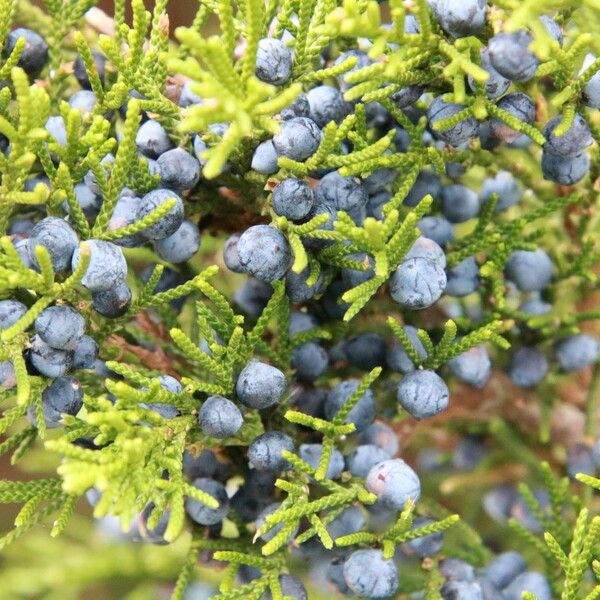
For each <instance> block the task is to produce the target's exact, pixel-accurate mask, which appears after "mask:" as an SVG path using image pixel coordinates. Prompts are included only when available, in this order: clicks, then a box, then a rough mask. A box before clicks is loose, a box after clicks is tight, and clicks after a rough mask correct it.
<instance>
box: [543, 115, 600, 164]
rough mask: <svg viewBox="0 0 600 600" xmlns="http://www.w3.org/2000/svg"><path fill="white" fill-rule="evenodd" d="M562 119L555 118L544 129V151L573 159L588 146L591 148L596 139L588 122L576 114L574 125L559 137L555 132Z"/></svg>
mask: <svg viewBox="0 0 600 600" xmlns="http://www.w3.org/2000/svg"><path fill="white" fill-rule="evenodd" d="M561 121H562V117H554V119H551V120H550V121H548V123H547V124H546V127H544V137H545V138H546V143H545V144H544V151H547V152H550V153H551V154H554V155H558V156H565V157H567V158H572V157H574V156H577V155H579V154H581V153H582V152H583V151H584V150H585V149H586V148H587V147H588V146H590V145H591V144H592V143H593V141H594V138H592V132H591V131H590V128H589V125H588V124H587V122H586V120H585V119H584V118H583V117H582V116H581V115H580V114H578V113H576V114H575V118H574V120H573V124H572V125H571V127H569V129H567V131H566V132H565V133H564V134H563V135H561V136H557V135H555V133H554V130H555V129H556V128H557V127H558V125H559V124H560V122H561Z"/></svg>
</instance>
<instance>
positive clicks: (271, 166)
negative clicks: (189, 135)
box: [194, 136, 287, 175]
mask: <svg viewBox="0 0 600 600" xmlns="http://www.w3.org/2000/svg"><path fill="white" fill-rule="evenodd" d="M196 140H199V138H198V136H196ZM202 143H203V144H204V142H202ZM286 143H287V142H286ZM205 146H206V145H205ZM194 149H195V152H196V156H198V157H199V154H200V152H201V151H204V150H206V147H204V148H202V149H201V150H199V146H198V147H197V145H196V142H194ZM278 158H279V155H278V154H277V150H275V145H274V144H273V140H266V141H264V142H261V143H260V144H259V145H258V146H257V147H256V150H255V151H254V154H253V155H252V164H251V165H250V166H251V167H252V168H253V169H254V170H255V171H257V172H258V173H262V174H263V175H271V174H273V173H276V172H277V170H278V169H279V167H278V166H277V159H278Z"/></svg>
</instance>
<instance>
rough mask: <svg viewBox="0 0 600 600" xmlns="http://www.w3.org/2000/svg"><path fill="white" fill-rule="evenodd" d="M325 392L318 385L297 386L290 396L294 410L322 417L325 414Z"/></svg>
mask: <svg viewBox="0 0 600 600" xmlns="http://www.w3.org/2000/svg"><path fill="white" fill-rule="evenodd" d="M326 399H327V392H326V390H324V389H323V388H320V387H301V388H300V387H298V388H296V389H295V390H294V391H293V393H292V396H291V398H290V401H291V404H292V406H294V410H297V411H299V412H303V413H305V414H307V415H311V416H312V417H317V418H319V419H322V418H323V417H324V416H325V400H326Z"/></svg>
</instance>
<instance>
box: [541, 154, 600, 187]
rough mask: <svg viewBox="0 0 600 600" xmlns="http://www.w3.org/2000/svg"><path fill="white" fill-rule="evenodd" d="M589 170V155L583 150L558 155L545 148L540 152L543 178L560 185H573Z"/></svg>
mask: <svg viewBox="0 0 600 600" xmlns="http://www.w3.org/2000/svg"><path fill="white" fill-rule="evenodd" d="M589 170H590V157H589V156H588V155H587V154H586V153H585V152H584V153H582V154H578V155H576V156H560V155H559V154H554V153H552V152H549V151H547V150H544V151H543V152H542V173H543V174H544V179H547V180H548V181H554V182H555V183H559V184H560V185H573V184H575V183H577V182H578V181H580V180H581V179H583V178H584V177H585V176H586V175H587V173H588V171H589Z"/></svg>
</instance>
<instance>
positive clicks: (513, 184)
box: [479, 171, 523, 212]
mask: <svg viewBox="0 0 600 600" xmlns="http://www.w3.org/2000/svg"><path fill="white" fill-rule="evenodd" d="M492 194H496V195H497V196H498V201H497V202H496V209H495V210H496V212H500V211H503V210H506V209H507V208H510V207H511V206H513V205H515V204H516V203H517V202H518V201H519V200H520V199H521V195H522V194H523V191H522V190H521V187H520V186H519V184H518V183H517V181H516V180H515V178H514V177H513V176H512V174H511V173H509V172H508V171H500V172H498V174H497V175H496V176H495V177H488V178H487V179H485V181H484V182H483V186H482V188H481V191H480V192H479V198H480V199H481V203H482V204H484V203H485V202H487V201H488V200H489V198H490V196H491V195H492Z"/></svg>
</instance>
